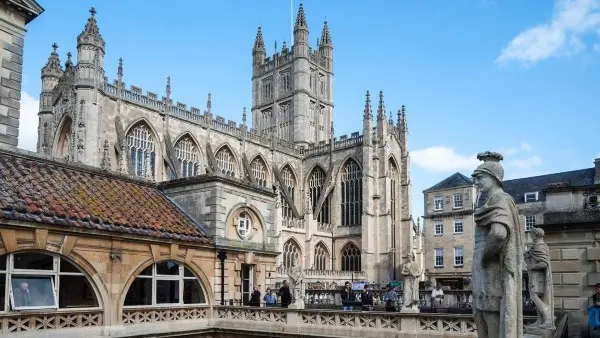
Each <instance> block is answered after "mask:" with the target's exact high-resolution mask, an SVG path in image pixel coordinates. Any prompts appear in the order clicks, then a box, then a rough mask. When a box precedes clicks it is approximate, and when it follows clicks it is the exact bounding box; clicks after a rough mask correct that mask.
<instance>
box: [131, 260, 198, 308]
mask: <svg viewBox="0 0 600 338" xmlns="http://www.w3.org/2000/svg"><path fill="white" fill-rule="evenodd" d="M164 262H168V261H163V262H159V263H154V264H152V265H151V266H152V274H151V275H139V274H138V275H137V276H135V278H136V279H137V278H151V279H152V291H151V292H152V304H150V305H123V308H124V309H131V308H152V307H190V306H197V305H206V304H208V295H207V293H206V290H205V289H204V285H203V284H202V281H201V280H200V279H199V278H198V277H196V275H195V274H194V272H193V271H192V269H190V268H188V269H189V270H190V272H192V275H193V276H191V277H186V276H185V268H186V266H185V265H184V264H182V263H179V262H176V261H171V262H173V263H175V264H177V265H178V267H179V274H177V275H159V274H158V271H157V269H156V265H157V264H160V263H164ZM146 268H147V267H146ZM144 270H145V269H144ZM142 271H143V270H142ZM187 279H192V280H197V281H198V283H199V284H200V288H201V289H202V293H203V294H204V301H205V302H204V303H189V304H185V303H184V302H183V289H184V284H185V283H184V281H185V280H187ZM158 280H177V281H179V303H157V302H156V281H158ZM130 287H131V285H130ZM128 292H129V289H127V292H126V293H125V297H127V293H128Z"/></svg>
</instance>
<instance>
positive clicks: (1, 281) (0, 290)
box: [0, 273, 6, 311]
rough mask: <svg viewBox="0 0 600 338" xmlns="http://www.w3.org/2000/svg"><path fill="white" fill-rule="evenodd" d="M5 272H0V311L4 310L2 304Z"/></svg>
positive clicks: (4, 295)
mask: <svg viewBox="0 0 600 338" xmlns="http://www.w3.org/2000/svg"><path fill="white" fill-rule="evenodd" d="M4 290H6V274H5V273H0V311H4V304H6V292H4Z"/></svg>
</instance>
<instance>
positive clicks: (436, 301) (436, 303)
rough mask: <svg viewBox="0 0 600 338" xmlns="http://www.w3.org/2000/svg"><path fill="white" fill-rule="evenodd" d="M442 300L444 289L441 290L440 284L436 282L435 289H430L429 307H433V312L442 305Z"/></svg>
mask: <svg viewBox="0 0 600 338" xmlns="http://www.w3.org/2000/svg"><path fill="white" fill-rule="evenodd" d="M443 301H444V290H442V286H441V285H440V284H437V285H436V286H435V289H433V290H432V291H431V307H432V308H433V312H437V309H438V308H441V307H442V302H443Z"/></svg>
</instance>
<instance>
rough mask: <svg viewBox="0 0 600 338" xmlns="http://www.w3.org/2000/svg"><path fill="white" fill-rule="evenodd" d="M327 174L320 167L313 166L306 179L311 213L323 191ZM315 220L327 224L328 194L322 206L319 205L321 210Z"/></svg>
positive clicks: (328, 221) (328, 220) (328, 219)
mask: <svg viewBox="0 0 600 338" xmlns="http://www.w3.org/2000/svg"><path fill="white" fill-rule="evenodd" d="M326 178H327V176H326V175H325V171H323V169H321V168H320V167H315V169H313V171H312V173H311V174H310V178H309V180H308V189H309V194H310V200H311V204H312V207H313V213H314V212H315V210H316V208H317V203H319V198H321V194H322V193H323V192H324V191H325V188H326V187H325V179H326ZM317 222H319V223H321V224H329V223H330V217H329V196H327V198H326V199H325V202H324V203H323V206H322V207H321V212H320V213H319V216H318V217H317Z"/></svg>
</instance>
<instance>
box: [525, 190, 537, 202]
mask: <svg viewBox="0 0 600 338" xmlns="http://www.w3.org/2000/svg"><path fill="white" fill-rule="evenodd" d="M524 199H525V203H527V202H536V201H537V200H538V192H537V191H536V192H526V193H525V196H524Z"/></svg>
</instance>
